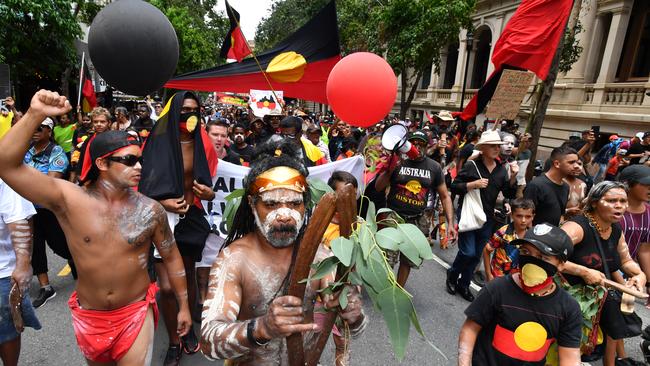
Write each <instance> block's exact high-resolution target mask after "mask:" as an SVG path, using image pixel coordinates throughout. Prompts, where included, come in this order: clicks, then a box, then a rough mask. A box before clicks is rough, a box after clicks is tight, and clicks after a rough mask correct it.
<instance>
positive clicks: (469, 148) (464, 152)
mask: <svg viewBox="0 0 650 366" xmlns="http://www.w3.org/2000/svg"><path fill="white" fill-rule="evenodd" d="M473 152H474V144H472V143H470V142H468V143H466V144H465V145H463V148H462V149H460V151H459V152H458V160H460V161H467V159H468V158H469V157H470V156H472V153H473Z"/></svg>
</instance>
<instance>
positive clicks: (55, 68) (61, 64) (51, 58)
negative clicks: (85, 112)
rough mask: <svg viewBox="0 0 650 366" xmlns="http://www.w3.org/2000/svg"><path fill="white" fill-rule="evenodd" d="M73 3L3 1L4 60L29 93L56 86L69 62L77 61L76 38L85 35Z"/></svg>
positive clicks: (0, 53)
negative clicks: (82, 32) (74, 12)
mask: <svg viewBox="0 0 650 366" xmlns="http://www.w3.org/2000/svg"><path fill="white" fill-rule="evenodd" d="M73 3H74V2H73V1H72V0H48V1H41V0H3V1H2V2H0V39H1V40H2V41H1V42H0V63H7V64H8V65H9V68H10V70H11V75H12V79H13V80H14V85H15V86H16V89H19V90H24V91H25V94H27V93H32V92H33V91H35V89H36V88H39V87H46V86H49V87H52V86H53V85H56V82H55V81H56V80H58V79H59V77H60V76H61V74H62V73H63V71H64V70H65V69H66V68H67V67H68V65H70V64H71V63H72V64H74V63H76V52H75V47H74V41H75V39H77V38H79V37H80V36H81V28H80V27H79V24H78V23H77V20H76V19H75V17H74V14H73V10H74V9H73ZM19 94H20V93H19ZM30 95H31V94H30Z"/></svg>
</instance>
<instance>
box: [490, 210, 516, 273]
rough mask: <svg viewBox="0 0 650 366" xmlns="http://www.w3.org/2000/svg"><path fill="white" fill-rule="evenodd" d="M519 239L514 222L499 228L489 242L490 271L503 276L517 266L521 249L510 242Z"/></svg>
mask: <svg viewBox="0 0 650 366" xmlns="http://www.w3.org/2000/svg"><path fill="white" fill-rule="evenodd" d="M515 239H517V233H516V232H515V225H514V223H510V224H508V225H504V226H502V227H501V228H499V230H497V231H496V232H495V233H494V235H492V237H491V238H490V240H489V241H488V243H487V246H486V248H487V251H488V253H492V254H491V260H490V272H492V275H493V276H494V277H502V276H505V275H507V274H508V273H510V271H512V270H513V269H514V268H517V259H518V257H519V250H518V248H517V246H515V245H512V244H510V242H511V241H513V240H515Z"/></svg>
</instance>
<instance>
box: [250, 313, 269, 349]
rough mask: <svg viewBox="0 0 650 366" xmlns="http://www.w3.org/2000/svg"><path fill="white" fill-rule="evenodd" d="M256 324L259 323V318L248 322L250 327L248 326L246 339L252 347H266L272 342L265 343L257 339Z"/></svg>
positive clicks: (266, 341) (267, 340) (265, 341)
mask: <svg viewBox="0 0 650 366" xmlns="http://www.w3.org/2000/svg"><path fill="white" fill-rule="evenodd" d="M256 322H257V318H253V319H251V320H250V321H249V322H248V325H246V339H248V343H250V344H251V346H265V345H267V344H268V343H269V342H270V341H271V340H270V339H265V340H263V341H260V340H259V339H257V338H255V336H254V335H253V331H255V323H256Z"/></svg>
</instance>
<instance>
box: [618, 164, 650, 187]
mask: <svg viewBox="0 0 650 366" xmlns="http://www.w3.org/2000/svg"><path fill="white" fill-rule="evenodd" d="M618 180H619V181H621V182H625V183H633V184H634V183H641V184H647V185H650V167H649V166H645V165H641V164H634V165H630V166H628V167H627V168H625V169H623V171H622V172H621V174H620V175H619V176H618Z"/></svg>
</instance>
